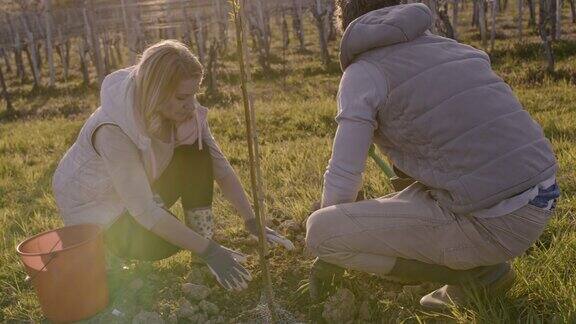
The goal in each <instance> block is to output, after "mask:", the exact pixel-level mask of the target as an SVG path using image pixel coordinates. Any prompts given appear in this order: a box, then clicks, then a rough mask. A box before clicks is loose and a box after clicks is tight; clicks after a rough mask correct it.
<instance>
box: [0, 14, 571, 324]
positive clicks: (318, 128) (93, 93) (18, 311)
mask: <svg viewBox="0 0 576 324" xmlns="http://www.w3.org/2000/svg"><path fill="white" fill-rule="evenodd" d="M501 26H502V28H501V30H500V34H502V36H503V37H505V38H506V39H508V38H509V37H510V36H511V35H514V33H515V30H514V27H513V26H514V24H513V23H512V22H511V20H510V19H508V20H503V21H501ZM510 26H512V27H510ZM566 27H567V28H568V25H566ZM310 28H312V27H310ZM569 28H570V30H569V35H566V34H565V37H566V38H571V39H574V37H575V36H576V33H575V31H574V26H573V25H572V26H570V27H569ZM461 32H463V33H464V42H466V43H470V44H472V45H474V46H479V44H478V43H479V42H478V39H477V37H476V36H475V35H476V32H475V31H474V30H471V29H470V28H468V26H467V25H466V26H465V28H463V29H462V30H461ZM295 42H296V40H295V39H292V45H291V47H296V44H295ZM308 42H309V43H310V44H309V48H310V49H311V50H312V51H311V52H310V53H304V54H302V53H296V52H294V51H292V50H290V51H288V53H286V55H285V57H283V55H282V51H281V50H280V49H278V48H275V49H274V50H273V53H275V54H276V55H277V57H276V58H275V60H274V62H275V63H274V64H273V69H274V71H275V73H273V74H271V75H267V76H263V75H262V73H259V72H258V71H256V73H255V76H254V77H255V81H254V84H253V85H252V90H253V94H254V97H255V98H256V109H257V114H258V118H257V119H258V120H257V123H258V127H259V130H260V133H259V135H260V136H259V140H260V143H261V151H262V167H263V173H264V179H265V185H266V203H267V213H268V215H269V217H270V219H271V222H272V223H273V225H278V224H279V223H281V222H282V221H283V220H287V219H294V220H296V221H298V222H301V221H303V220H305V219H306V217H307V216H308V214H309V206H310V205H311V204H312V203H313V202H314V201H315V200H317V199H318V198H319V196H320V193H321V186H322V174H323V172H324V169H325V166H326V164H327V161H328V158H329V156H330V150H331V139H332V136H333V134H334V131H335V126H336V124H335V122H334V119H333V118H334V115H335V111H336V106H335V96H336V92H337V89H338V82H339V76H340V72H339V70H338V67H337V64H336V62H334V64H333V66H332V67H331V68H330V69H329V70H328V71H324V70H323V68H322V67H321V65H320V62H319V55H318V49H317V47H316V45H315V44H316V35H315V34H314V33H313V32H312V29H310V31H309V33H308ZM538 44H539V42H538V39H537V38H536V37H535V35H534V34H532V35H529V36H528V37H526V40H525V41H524V42H523V43H522V44H518V43H517V42H516V41H514V40H513V39H512V40H505V39H499V40H498V41H497V43H496V49H495V51H494V53H492V60H493V65H494V68H495V70H496V71H497V73H499V74H500V75H501V76H502V77H503V78H504V79H505V80H506V81H508V82H509V83H510V85H511V86H512V87H513V88H514V90H515V92H516V94H517V95H518V97H519V98H520V101H521V102H522V103H523V104H524V106H525V107H526V109H527V110H528V111H530V112H531V114H532V116H533V117H534V118H535V119H536V120H537V121H538V122H539V123H540V124H541V125H542V126H543V128H544V131H545V133H546V135H547V136H548V137H549V138H550V139H551V141H552V143H553V145H554V147H555V150H556V153H557V155H558V160H559V163H560V172H559V174H558V179H559V183H560V186H561V188H562V190H563V196H562V199H561V200H560V203H559V207H558V211H557V213H556V216H555V217H554V219H553V220H552V221H551V223H550V224H549V226H548V227H547V228H546V230H545V232H544V233H543V235H542V237H541V238H540V240H539V241H538V242H537V243H536V244H535V245H534V246H533V247H532V248H531V249H530V250H529V251H528V252H527V253H526V255H524V256H522V257H521V258H519V259H516V260H515V261H514V267H515V269H516V270H517V271H518V273H519V280H518V281H517V283H516V285H515V286H514V287H513V289H512V290H511V291H510V292H509V293H508V294H507V295H506V296H503V297H497V298H494V297H492V296H490V297H487V296H478V298H476V300H475V301H474V302H473V303H472V304H471V305H469V306H467V307H461V308H456V309H453V310H451V311H450V312H446V313H432V312H426V311H423V310H422V309H420V308H419V307H418V305H417V303H418V299H417V298H416V297H417V296H404V297H403V298H399V299H392V300H391V299H390V298H389V297H387V294H386V291H387V290H394V291H399V290H401V287H400V286H398V285H391V284H389V283H386V282H384V281H382V280H381V279H377V278H375V277H373V276H371V275H368V274H362V273H356V272H351V273H348V274H347V279H349V280H347V281H346V282H345V283H344V285H345V286H346V287H348V288H349V289H351V290H352V291H353V292H354V293H355V296H356V299H357V300H359V301H368V302H369V305H370V308H371V310H372V316H373V319H374V320H375V321H378V322H400V321H406V322H462V323H464V322H478V323H508V322H527V323H543V322H555V323H568V322H575V321H576V279H575V278H576V267H575V266H574V264H576V232H575V231H574V229H575V227H576V226H575V225H576V223H575V220H576V217H575V216H576V215H575V212H576V199H575V198H574V193H576V173H575V171H574V165H576V148H575V147H576V105H575V104H574V103H575V102H576V91H574V85H575V83H576V56H575V54H576V42H574V41H570V42H569V41H563V42H560V43H558V44H556V45H555V46H556V49H557V52H558V55H557V59H558V62H557V72H556V73H554V74H552V75H547V74H545V73H544V72H542V71H543V70H544V61H543V59H542V51H541V48H540V47H539V45H538ZM275 46H278V44H275ZM336 50H337V44H332V53H333V57H334V59H335V60H336V57H335V55H334V54H335V53H336ZM73 55H76V54H75V53H74V54H73ZM233 59H234V57H233V56H232V55H229V56H226V57H225V59H224V66H223V68H222V70H221V77H220V85H221V88H220V91H221V93H220V95H219V96H217V97H212V98H209V97H205V98H204V99H203V102H204V103H207V104H208V105H209V106H210V107H211V108H212V109H211V112H210V117H209V118H210V124H211V128H212V132H213V133H214V134H215V136H216V138H217V140H218V141H219V143H220V145H221V147H222V149H223V151H224V152H225V154H226V155H227V156H228V158H229V159H230V161H231V163H232V165H233V166H234V168H235V169H236V171H237V172H238V173H239V175H240V177H241V179H242V181H243V183H244V184H246V188H247V189H248V184H249V168H248V159H247V150H246V145H245V135H244V115H243V110H242V108H241V107H240V102H239V98H240V92H239V87H238V85H237V84H236V82H237V80H238V76H237V73H236V71H237V68H236V66H235V62H234V60H233ZM284 59H285V64H283V63H282V62H283V61H284ZM253 60H254V58H253ZM92 72H93V71H92ZM92 75H94V74H92ZM60 77H61V76H60ZM8 81H9V86H10V89H11V92H12V95H13V100H14V105H15V107H16V109H17V111H18V113H19V117H17V118H16V119H8V118H6V116H4V115H3V114H4V109H5V108H4V106H3V103H2V104H0V118H1V119H0V237H1V239H0V264H1V267H0V321H25V320H32V321H40V320H41V319H42V318H43V317H42V314H41V311H40V309H39V305H38V303H37V301H36V298H35V295H34V292H33V289H32V287H31V286H30V284H29V283H25V282H24V280H23V279H24V277H25V273H24V270H23V267H22V266H21V264H20V263H19V260H18V257H17V255H16V253H15V246H16V245H17V244H18V243H19V242H20V241H22V240H23V239H25V238H26V237H29V236H31V235H33V234H35V233H38V232H41V231H44V230H48V229H53V228H56V227H60V226H62V222H61V220H60V218H59V216H58V213H57V210H56V207H55V203H54V198H53V197H52V193H51V192H50V180H51V176H52V174H53V172H54V169H55V167H56V165H57V163H58V161H59V159H60V158H61V157H62V155H63V154H64V152H65V151H66V150H67V148H68V147H69V146H70V145H71V144H72V143H73V141H74V140H75V137H76V135H77V133H78V131H79V129H80V127H81V126H82V123H83V121H84V120H85V119H86V118H87V117H88V115H89V114H90V113H91V112H92V111H93V110H94V109H95V108H96V107H97V106H98V90H97V89H96V88H95V87H93V86H91V87H84V86H82V85H81V78H80V75H79V74H78V71H77V70H74V71H73V73H72V77H71V79H70V80H69V81H67V82H59V83H58V85H57V87H56V88H54V89H41V90H37V91H32V89H31V86H30V85H19V82H18V81H17V80H16V78H15V76H13V75H9V80H8ZM2 116H3V117H2ZM364 190H365V192H366V195H367V197H378V196H382V195H384V194H386V193H388V192H390V191H391V187H390V185H389V184H388V183H387V182H386V179H385V178H384V177H383V175H382V174H381V173H380V172H379V171H378V170H377V169H376V166H375V165H374V163H372V162H369V163H368V169H367V172H366V174H365V184H364ZM174 210H175V211H176V212H177V213H180V211H179V210H178V209H177V208H175V209H174ZM214 210H215V214H216V217H217V219H216V223H217V235H216V239H217V240H218V241H220V242H222V243H223V244H225V245H227V246H230V247H232V248H237V249H240V250H242V251H245V252H249V253H251V255H252V256H253V257H252V258H251V260H250V261H249V265H248V266H249V268H250V270H251V271H252V272H253V273H254V274H255V277H256V278H258V277H259V269H258V266H257V258H256V256H255V255H256V254H255V250H254V246H253V245H252V244H250V243H249V242H248V241H247V240H246V235H245V233H244V232H243V231H242V230H241V222H240V221H239V217H238V216H237V215H236V214H235V213H234V212H233V209H232V207H231V206H230V205H229V204H228V203H226V202H224V201H223V200H222V199H221V195H219V194H217V195H216V201H215V205H214ZM284 234H286V235H287V236H288V237H289V238H291V239H293V240H294V241H295V243H296V245H297V247H298V249H297V251H296V252H285V251H281V250H278V251H273V254H272V257H271V259H270V262H271V264H272V267H271V268H272V272H273V275H272V276H273V282H274V284H275V288H276V290H277V295H278V296H279V297H280V298H281V299H282V300H283V305H285V306H287V307H289V308H290V309H291V310H293V311H294V312H295V313H298V314H300V315H301V316H302V317H303V318H305V319H308V320H314V321H315V320H318V319H319V313H321V305H311V304H310V301H309V300H308V297H307V296H306V295H302V294H299V293H297V292H296V290H297V288H298V287H299V286H300V285H302V284H303V283H304V282H305V281H304V280H305V279H306V275H307V271H308V269H309V267H310V263H311V258H310V257H309V256H306V255H305V254H304V252H303V250H302V247H303V241H302V237H303V229H301V230H299V231H291V232H288V233H286V232H284ZM190 267H191V265H190V263H189V255H188V254H186V253H180V254H178V255H176V256H174V257H172V258H170V259H167V260H164V261H162V262H158V263H155V264H153V265H149V264H135V265H133V266H132V267H131V268H130V270H129V271H126V273H125V274H123V275H121V276H119V277H117V278H112V279H113V280H111V287H112V288H113V290H114V291H116V289H117V288H118V287H122V285H126V282H129V281H130V280H131V278H134V277H142V278H144V281H145V283H146V285H145V287H144V288H143V289H142V290H141V291H140V292H138V293H133V294H131V293H128V294H126V295H124V296H121V297H120V298H119V299H117V300H116V301H115V304H114V305H115V307H119V308H122V310H123V311H125V312H127V313H128V315H131V314H134V313H136V312H137V311H138V310H140V309H146V310H155V311H158V312H161V313H162V314H163V315H164V316H166V317H167V316H168V315H169V314H171V313H173V312H174V309H175V307H176V304H177V302H178V298H180V297H182V293H181V292H180V288H179V284H180V283H182V282H184V278H185V276H186V274H187V272H188V271H189V269H190ZM258 297H259V288H258V287H257V284H254V285H252V287H251V288H250V289H249V290H248V291H246V292H243V293H240V294H232V293H226V292H224V291H223V290H217V291H216V292H215V293H214V297H212V300H213V301H216V302H217V303H218V305H219V306H220V307H221V309H223V310H224V313H225V315H226V316H227V317H229V318H231V317H234V316H235V315H237V314H238V313H239V312H241V311H243V310H246V309H249V308H252V307H253V306H254V305H255V304H256V302H257V300H258Z"/></svg>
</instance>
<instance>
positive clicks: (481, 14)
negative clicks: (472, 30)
mask: <svg viewBox="0 0 576 324" xmlns="http://www.w3.org/2000/svg"><path fill="white" fill-rule="evenodd" d="M476 1H477V2H478V21H479V23H480V38H481V40H482V47H483V48H486V47H487V45H488V40H487V35H486V8H485V2H484V0H476Z"/></svg>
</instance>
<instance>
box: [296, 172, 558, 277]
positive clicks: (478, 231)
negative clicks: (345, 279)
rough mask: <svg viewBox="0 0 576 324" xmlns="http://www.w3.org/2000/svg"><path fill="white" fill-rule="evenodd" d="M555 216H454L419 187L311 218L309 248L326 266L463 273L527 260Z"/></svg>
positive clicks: (529, 212)
mask: <svg viewBox="0 0 576 324" xmlns="http://www.w3.org/2000/svg"><path fill="white" fill-rule="evenodd" d="M551 213H552V212H551V211H547V210H544V209H541V208H538V207H535V206H532V205H527V206H525V207H523V208H520V209H519V210H516V211H514V212H513V213H511V214H508V215H505V216H501V217H496V218H476V217H473V216H470V215H455V214H454V213H452V212H450V211H448V210H446V209H444V208H442V207H440V206H439V205H438V203H437V202H436V201H435V200H434V199H432V197H431V196H430V195H429V193H428V192H427V191H426V189H425V187H424V186H423V185H422V184H421V183H418V182H416V183H414V184H412V185H411V186H409V187H408V188H406V189H404V190H403V191H401V192H398V193H394V194H391V195H388V196H385V197H381V198H378V199H372V200H365V201H361V202H355V203H349V204H342V205H335V206H331V207H327V208H323V209H320V210H318V211H316V212H314V213H313V214H312V215H311V216H310V218H309V219H308V222H307V233H306V245H307V248H308V250H309V251H310V252H311V253H312V254H314V255H315V256H317V257H319V258H320V259H322V260H324V261H326V262H329V263H332V264H336V265H339V266H341V267H344V268H348V269H354V270H359V271H364V272H369V273H375V274H379V275H385V274H387V273H388V272H389V271H390V270H391V269H392V267H393V266H394V263H395V260H396V257H401V258H404V259H411V260H418V261H422V262H426V263H432V264H439V265H444V266H447V267H449V268H452V269H462V270H463V269H470V268H474V267H477V266H485V265H493V264H497V263H501V262H504V261H507V260H510V259H512V258H514V257H516V256H518V255H520V254H522V253H523V252H524V251H525V250H527V249H528V247H530V245H532V243H533V242H534V241H536V239H538V237H539V236H540V234H541V233H542V231H543V229H544V226H545V225H546V223H547V222H548V219H549V218H550V215H551Z"/></svg>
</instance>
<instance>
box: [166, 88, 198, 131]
mask: <svg viewBox="0 0 576 324" xmlns="http://www.w3.org/2000/svg"><path fill="white" fill-rule="evenodd" d="M199 88H200V79H185V80H182V81H180V84H179V85H178V87H177V88H176V91H175V92H174V95H173V96H172V97H171V98H170V99H169V100H168V102H167V103H166V105H165V106H164V107H163V108H162V109H161V110H160V114H161V115H162V117H164V118H166V119H167V120H169V121H172V122H174V123H176V124H178V123H182V122H184V121H186V120H188V119H190V118H192V117H193V116H194V111H195V110H196V105H195V102H196V93H197V92H198V89H199Z"/></svg>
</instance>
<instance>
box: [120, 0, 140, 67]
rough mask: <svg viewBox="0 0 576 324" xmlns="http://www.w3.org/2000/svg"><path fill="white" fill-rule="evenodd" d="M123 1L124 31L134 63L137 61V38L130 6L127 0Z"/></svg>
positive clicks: (131, 59) (130, 57)
mask: <svg viewBox="0 0 576 324" xmlns="http://www.w3.org/2000/svg"><path fill="white" fill-rule="evenodd" d="M121 1H122V22H123V23H124V32H125V35H126V45H127V47H128V53H130V56H129V59H130V64H131V65H132V64H134V63H135V61H136V49H135V45H136V44H135V38H134V32H133V28H132V26H131V25H132V19H131V18H132V15H130V14H129V11H128V8H127V6H126V1H127V0H121Z"/></svg>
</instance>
